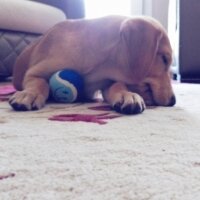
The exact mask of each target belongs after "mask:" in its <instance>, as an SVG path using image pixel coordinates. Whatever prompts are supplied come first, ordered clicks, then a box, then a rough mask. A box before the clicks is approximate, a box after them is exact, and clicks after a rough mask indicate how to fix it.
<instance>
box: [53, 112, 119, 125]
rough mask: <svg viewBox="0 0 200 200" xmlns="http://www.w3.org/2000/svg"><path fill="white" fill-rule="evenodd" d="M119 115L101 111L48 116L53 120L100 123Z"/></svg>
mask: <svg viewBox="0 0 200 200" xmlns="http://www.w3.org/2000/svg"><path fill="white" fill-rule="evenodd" d="M117 117H120V115H115V114H110V113H102V114H63V115H54V116H52V117H50V118H49V120H53V121H70V122H80V121H81V122H93V123H97V124H100V125H103V124H106V123H107V121H105V120H106V119H114V118H117Z"/></svg>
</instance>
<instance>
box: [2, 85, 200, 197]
mask: <svg viewBox="0 0 200 200" xmlns="http://www.w3.org/2000/svg"><path fill="white" fill-rule="evenodd" d="M174 88H175V91H176V92H175V93H176V96H177V104H176V106H175V107H172V108H161V107H160V108H152V109H147V110H146V111H145V112H144V113H143V114H141V115H136V116H122V117H119V118H115V119H108V120H106V121H107V122H108V123H107V124H104V125H99V124H95V123H87V122H60V121H50V120H48V118H49V117H51V116H52V115H54V114H71V113H79V114H80V113H82V114H95V113H105V112H110V111H94V110H90V109H88V107H90V106H94V105H93V104H84V105H83V104H75V105H59V104H49V105H48V106H46V107H45V108H44V109H42V110H40V111H36V112H14V111H12V110H11V108H10V107H9V105H8V104H7V102H0V200H199V199H200V144H199V143H200V104H199V100H200V85H189V84H175V85H174ZM95 105H99V103H97V104H95Z"/></svg>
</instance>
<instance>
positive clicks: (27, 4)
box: [0, 0, 66, 33]
mask: <svg viewBox="0 0 200 200" xmlns="http://www.w3.org/2000/svg"><path fill="white" fill-rule="evenodd" d="M65 19H66V16H65V14H64V12H63V11H61V10H59V9H58V8H55V7H52V6H49V5H46V4H42V3H37V2H33V1H28V0H0V29H6V30H13V31H22V32H31V33H44V32H45V31H46V30H48V29H49V28H50V27H52V26H53V25H55V24H56V23H58V22H60V21H64V20H65Z"/></svg>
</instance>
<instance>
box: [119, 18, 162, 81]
mask: <svg viewBox="0 0 200 200" xmlns="http://www.w3.org/2000/svg"><path fill="white" fill-rule="evenodd" d="M120 31H121V32H120V34H121V37H122V40H123V41H124V42H125V46H126V47H127V52H128V59H129V65H130V68H131V71H132V72H133V76H134V77H133V78H134V79H135V78H136V79H141V78H143V77H145V75H146V73H147V72H148V69H149V67H151V65H152V62H153V60H154V59H155V56H156V53H157V50H158V46H159V42H160V39H161V38H162V31H161V30H160V29H159V28H156V27H155V26H153V25H152V24H151V22H150V21H147V20H144V19H143V18H135V19H127V20H125V21H124V22H123V23H122V25H121V27H120ZM134 71H135V73H134ZM134 74H135V75H134Z"/></svg>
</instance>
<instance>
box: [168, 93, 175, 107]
mask: <svg viewBox="0 0 200 200" xmlns="http://www.w3.org/2000/svg"><path fill="white" fill-rule="evenodd" d="M175 104H176V97H175V96H174V95H173V96H172V97H171V99H170V102H169V104H168V106H174V105H175Z"/></svg>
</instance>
